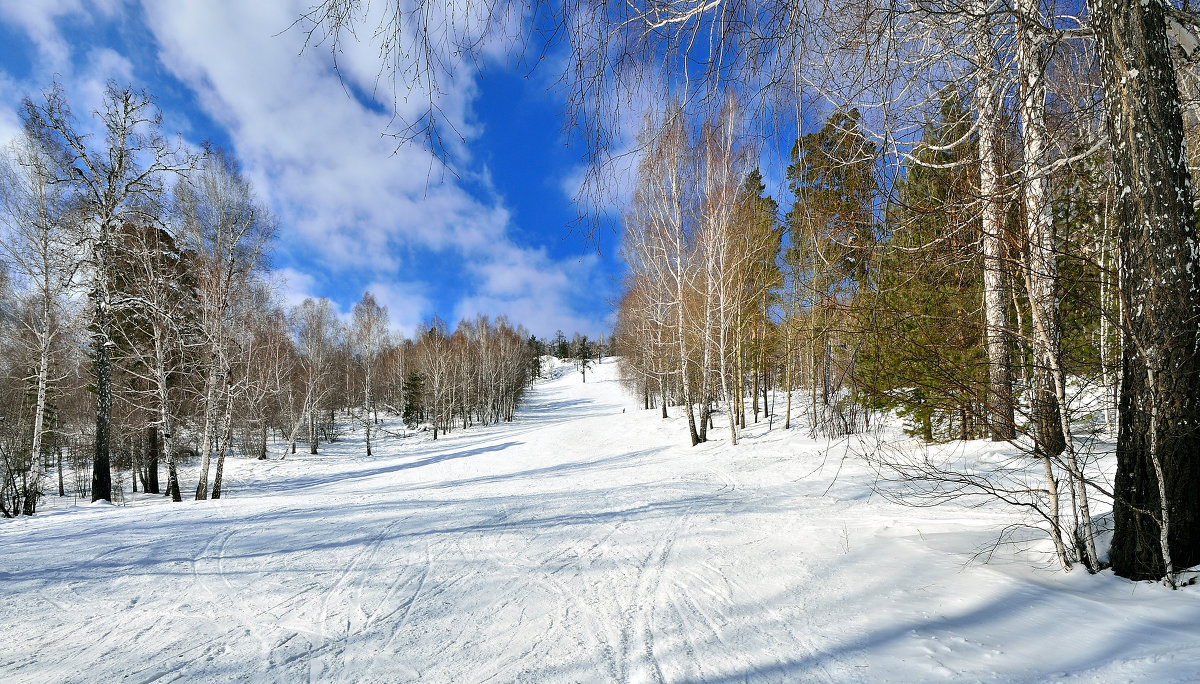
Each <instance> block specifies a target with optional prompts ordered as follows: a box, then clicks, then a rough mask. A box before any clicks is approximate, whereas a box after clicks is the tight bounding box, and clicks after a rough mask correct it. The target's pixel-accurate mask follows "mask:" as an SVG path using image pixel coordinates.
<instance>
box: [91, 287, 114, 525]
mask: <svg viewBox="0 0 1200 684" xmlns="http://www.w3.org/2000/svg"><path fill="white" fill-rule="evenodd" d="M96 327H97V329H98V331H99V332H98V333H97V334H96V335H95V337H93V343H94V344H95V345H96V350H95V354H96V444H95V453H94V457H93V459H92V501H101V500H104V501H111V500H112V471H111V470H110V466H109V454H108V433H109V426H110V421H111V417H112V367H111V363H110V361H109V354H108V351H109V346H108V345H109V341H108V340H109V335H108V333H109V327H110V324H109V312H108V303H107V302H101V304H100V305H99V306H98V307H97V313H96Z"/></svg>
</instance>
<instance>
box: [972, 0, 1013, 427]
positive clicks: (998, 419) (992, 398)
mask: <svg viewBox="0 0 1200 684" xmlns="http://www.w3.org/2000/svg"><path fill="white" fill-rule="evenodd" d="M986 5H987V3H986V1H984V2H977V3H976V10H977V11H978V12H979V16H980V19H979V20H978V23H977V25H976V27H975V33H974V36H973V38H974V42H975V56H976V60H977V61H978V62H979V73H978V75H977V76H976V79H975V80H976V89H975V100H976V104H975V106H976V108H977V109H978V110H979V196H980V198H982V201H983V212H982V215H981V217H980V223H981V224H982V226H981V227H982V232H983V240H982V242H983V308H984V321H985V329H984V340H985V343H986V348H987V356H988V396H987V416H988V425H989V426H990V427H991V433H992V434H991V436H992V439H993V440H995V441H1005V440H1011V439H1014V438H1016V422H1015V420H1014V409H1013V395H1012V369H1011V367H1010V365H1009V354H1010V350H1009V348H1010V344H1011V343H1010V341H1009V338H1008V299H1009V293H1008V287H1007V282H1006V279H1005V277H1004V262H1003V258H1004V252H1003V250H1004V247H1003V239H1004V238H1003V234H1002V221H1003V213H1002V211H1001V202H1000V173H1001V171H1000V168H999V161H1000V160H999V156H998V152H999V148H998V143H999V128H1000V126H999V109H1000V100H1001V97H1002V96H1003V92H1002V91H1001V88H1000V81H999V79H998V78H997V77H996V74H995V73H994V72H993V65H994V64H995V61H996V49H995V46H994V45H993V43H992V35H991V29H990V26H989V22H988V19H987V17H988V14H987V12H986V9H987V7H986Z"/></svg>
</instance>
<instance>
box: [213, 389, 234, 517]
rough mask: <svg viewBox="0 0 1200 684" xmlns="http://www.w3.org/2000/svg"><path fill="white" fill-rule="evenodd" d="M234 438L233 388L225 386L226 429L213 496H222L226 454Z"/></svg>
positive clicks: (215, 497) (218, 457)
mask: <svg viewBox="0 0 1200 684" xmlns="http://www.w3.org/2000/svg"><path fill="white" fill-rule="evenodd" d="M232 440H233V390H232V388H230V387H226V388H225V430H224V436H223V437H222V438H221V451H220V453H219V454H218V455H217V472H216V475H214V476H213V488H212V498H214V499H219V498H221V485H222V483H223V480H224V477H225V454H226V453H227V452H228V451H229V443H230V442H231V441H232Z"/></svg>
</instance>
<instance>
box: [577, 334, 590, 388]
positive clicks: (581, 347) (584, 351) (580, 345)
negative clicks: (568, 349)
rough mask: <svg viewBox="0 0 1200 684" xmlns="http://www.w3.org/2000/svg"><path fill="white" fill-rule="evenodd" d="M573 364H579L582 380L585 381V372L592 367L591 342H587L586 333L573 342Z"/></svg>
mask: <svg viewBox="0 0 1200 684" xmlns="http://www.w3.org/2000/svg"><path fill="white" fill-rule="evenodd" d="M575 364H576V365H577V366H579V372H580V373H581V374H582V375H583V381H584V382H587V372H588V369H589V368H591V367H592V343H591V342H588V338H587V335H584V336H583V337H581V338H579V340H578V342H577V343H576V344H575Z"/></svg>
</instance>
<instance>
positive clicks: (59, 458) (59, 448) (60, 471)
mask: <svg viewBox="0 0 1200 684" xmlns="http://www.w3.org/2000/svg"><path fill="white" fill-rule="evenodd" d="M54 451H55V455H56V460H57V461H58V495H59V496H66V495H67V491H66V489H64V488H63V467H62V446H57V447H56V448H55V450H54Z"/></svg>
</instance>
